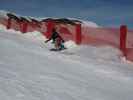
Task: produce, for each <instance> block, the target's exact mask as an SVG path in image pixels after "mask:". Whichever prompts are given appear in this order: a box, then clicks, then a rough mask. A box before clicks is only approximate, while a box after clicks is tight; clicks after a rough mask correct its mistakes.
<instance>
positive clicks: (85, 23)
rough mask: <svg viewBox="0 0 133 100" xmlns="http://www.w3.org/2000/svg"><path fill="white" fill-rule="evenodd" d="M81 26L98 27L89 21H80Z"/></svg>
mask: <svg viewBox="0 0 133 100" xmlns="http://www.w3.org/2000/svg"><path fill="white" fill-rule="evenodd" d="M82 26H83V27H94V28H97V27H99V26H98V25H97V24H96V23H94V22H91V21H82Z"/></svg>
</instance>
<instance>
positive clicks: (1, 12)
mask: <svg viewBox="0 0 133 100" xmlns="http://www.w3.org/2000/svg"><path fill="white" fill-rule="evenodd" d="M6 14H7V12H6V11H3V10H0V18H8V17H7V15H6Z"/></svg>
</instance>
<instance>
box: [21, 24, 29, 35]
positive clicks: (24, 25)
mask: <svg viewBox="0 0 133 100" xmlns="http://www.w3.org/2000/svg"><path fill="white" fill-rule="evenodd" d="M27 29H28V22H23V23H22V32H23V33H26V32H27Z"/></svg>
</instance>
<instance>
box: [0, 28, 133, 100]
mask: <svg viewBox="0 0 133 100" xmlns="http://www.w3.org/2000/svg"><path fill="white" fill-rule="evenodd" d="M44 40H45V38H44V37H43V36H42V35H41V34H40V33H39V32H32V33H27V34H21V33H20V32H15V31H13V30H8V31H7V30H6V29H5V28H4V27H3V26H2V25H1V26H0V100H132V99H133V64H132V63H127V62H126V61H122V60H121V59H120V58H119V56H120V55H121V53H120V51H119V50H117V49H115V48H113V47H109V46H106V47H98V48H96V47H93V46H77V45H75V44H74V43H73V42H71V41H69V42H67V43H66V44H65V45H66V46H67V48H68V49H67V50H65V51H62V52H51V51H49V49H50V48H52V46H53V45H52V44H51V43H50V42H49V43H47V44H45V43H44Z"/></svg>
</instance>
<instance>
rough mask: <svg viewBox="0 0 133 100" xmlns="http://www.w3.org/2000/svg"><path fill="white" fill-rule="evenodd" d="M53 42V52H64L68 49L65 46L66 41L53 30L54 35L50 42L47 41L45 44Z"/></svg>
mask: <svg viewBox="0 0 133 100" xmlns="http://www.w3.org/2000/svg"><path fill="white" fill-rule="evenodd" d="M50 40H53V41H52V43H54V46H55V49H51V50H55V51H58V50H63V49H66V48H65V46H64V44H63V43H64V40H63V39H62V37H61V36H60V35H59V33H58V32H57V31H56V30H55V29H53V30H52V34H51V36H50V38H49V39H48V40H46V41H45V43H47V42H48V41H50Z"/></svg>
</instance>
